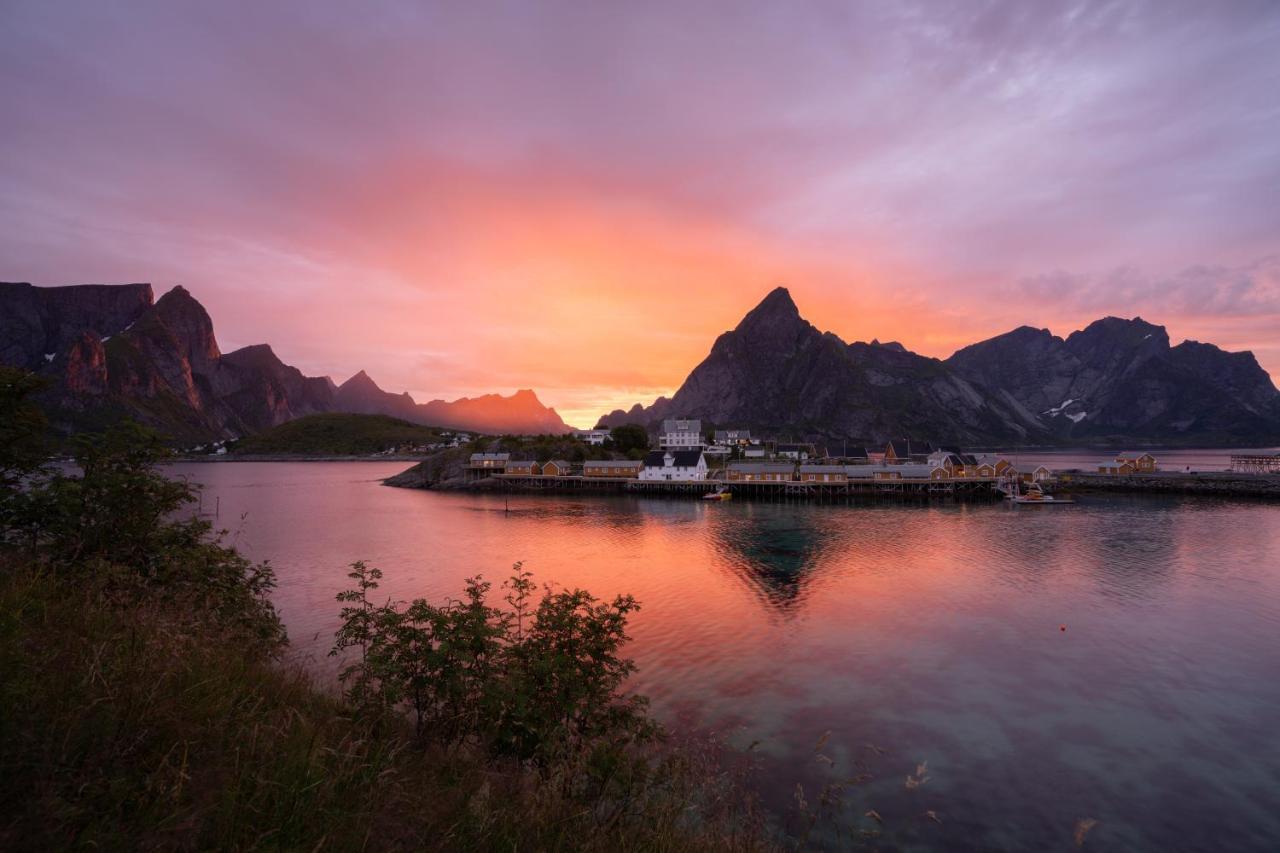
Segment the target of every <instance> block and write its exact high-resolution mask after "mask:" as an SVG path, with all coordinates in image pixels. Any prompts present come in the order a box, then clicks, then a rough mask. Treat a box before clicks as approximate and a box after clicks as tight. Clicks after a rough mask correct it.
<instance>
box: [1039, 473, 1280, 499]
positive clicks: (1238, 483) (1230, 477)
mask: <svg viewBox="0 0 1280 853" xmlns="http://www.w3.org/2000/svg"><path fill="white" fill-rule="evenodd" d="M1058 482H1059V484H1060V485H1061V486H1062V487H1065V488H1070V489H1088V490H1097V491H1115V492H1146V493H1163V494H1180V495H1216V496H1219V497H1249V498H1272V499H1277V498H1280V474H1237V473H1234V472H1231V471H1201V472H1189V473H1183V472H1179V471H1158V472H1155V473H1152V474H1130V475H1126V476H1115V475H1111V474H1096V473H1088V472H1083V471H1064V472H1062V473H1060V474H1059V475H1058Z"/></svg>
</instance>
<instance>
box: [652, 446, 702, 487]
mask: <svg viewBox="0 0 1280 853" xmlns="http://www.w3.org/2000/svg"><path fill="white" fill-rule="evenodd" d="M640 479H641V480H663V481H672V482H681V481H684V482H687V481H692V480H705V479H707V458H706V457H705V456H703V454H702V449H701V448H695V449H693V450H653V451H650V453H649V455H648V456H646V457H645V458H644V467H643V468H641V469H640Z"/></svg>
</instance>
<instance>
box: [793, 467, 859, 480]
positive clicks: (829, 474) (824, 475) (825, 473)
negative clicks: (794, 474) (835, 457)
mask: <svg viewBox="0 0 1280 853" xmlns="http://www.w3.org/2000/svg"><path fill="white" fill-rule="evenodd" d="M800 482H802V483H847V482H849V477H848V476H847V475H846V474H845V472H844V466H843V465H801V466H800Z"/></svg>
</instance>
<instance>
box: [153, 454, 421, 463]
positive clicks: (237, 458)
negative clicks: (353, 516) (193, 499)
mask: <svg viewBox="0 0 1280 853" xmlns="http://www.w3.org/2000/svg"><path fill="white" fill-rule="evenodd" d="M430 458H431V457H430V456H403V455H397V456H317V455H314V454H301V453H298V454H292V453H261V454H258V453H253V454H242V455H233V454H230V453H226V454H223V455H221V456H216V455H212V454H210V455H206V456H175V457H174V458H173V459H169V460H166V461H165V462H164V463H163V464H166V465H176V464H179V463H186V462H421V461H423V460H424V459H430Z"/></svg>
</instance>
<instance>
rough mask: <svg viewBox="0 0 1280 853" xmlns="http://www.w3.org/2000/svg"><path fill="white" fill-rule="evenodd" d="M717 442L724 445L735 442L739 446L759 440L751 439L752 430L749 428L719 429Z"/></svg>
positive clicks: (716, 437)
mask: <svg viewBox="0 0 1280 853" xmlns="http://www.w3.org/2000/svg"><path fill="white" fill-rule="evenodd" d="M715 443H716V444H717V445H720V446H722V447H728V446H730V445H735V444H736V445H738V446H739V447H745V446H746V445H748V444H759V441H752V440H751V430H749V429H718V430H716V433H715Z"/></svg>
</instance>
